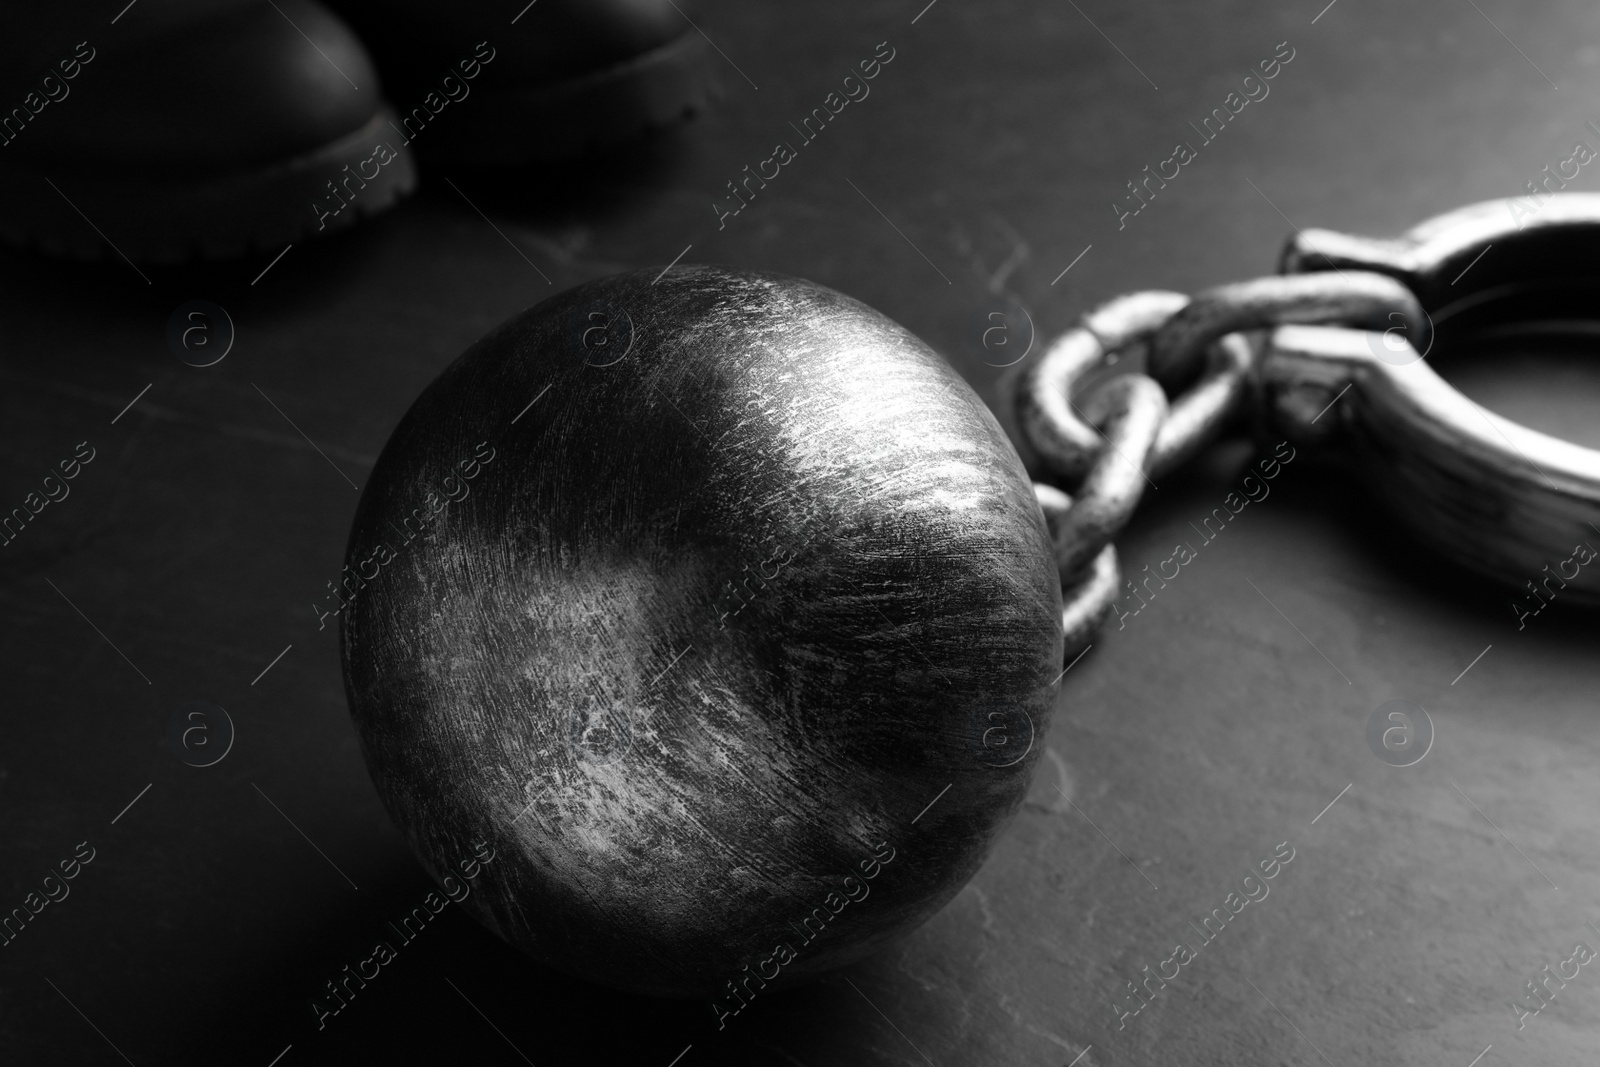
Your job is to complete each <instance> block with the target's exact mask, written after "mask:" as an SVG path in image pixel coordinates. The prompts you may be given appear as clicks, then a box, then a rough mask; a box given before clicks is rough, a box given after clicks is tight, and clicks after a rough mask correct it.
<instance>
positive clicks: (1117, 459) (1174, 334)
mask: <svg viewBox="0 0 1600 1067" xmlns="http://www.w3.org/2000/svg"><path fill="white" fill-rule="evenodd" d="M1395 317H1399V319H1400V320H1401V321H1402V323H1403V324H1404V325H1405V327H1406V328H1407V331H1408V336H1410V337H1415V338H1418V339H1419V343H1421V342H1422V341H1423V340H1424V339H1426V338H1427V337H1428V335H1429V332H1430V331H1431V327H1432V324H1431V323H1430V322H1428V319H1427V315H1426V314H1425V313H1424V312H1423V310H1422V308H1421V307H1420V306H1419V305H1418V302H1417V299H1416V297H1415V295H1413V294H1412V292H1411V291H1410V290H1409V289H1407V288H1406V287H1405V285H1404V284H1402V283H1401V282H1399V281H1397V280H1396V279H1394V278H1392V277H1389V276H1387V275H1383V274H1377V273H1373V272H1369V271H1356V270H1351V271H1337V272H1335V271H1327V272H1316V273H1311V274H1299V275H1279V276H1271V277H1264V278H1257V279H1254V280H1251V281H1245V282H1235V283H1232V284H1229V285H1220V286H1217V287H1215V288H1212V289H1207V290H1205V291H1203V292H1201V293H1198V294H1196V295H1195V296H1194V297H1193V298H1190V297H1187V296H1185V295H1183V294H1182V293H1174V292H1166V291H1161V290H1147V291H1144V292H1136V293H1129V294H1126V295H1123V296H1119V297H1116V298H1114V299H1112V300H1110V301H1107V302H1106V303H1104V304H1102V305H1100V306H1099V307H1097V308H1095V309H1094V310H1092V311H1090V312H1088V313H1086V314H1085V315H1084V316H1083V318H1082V320H1081V321H1080V323H1079V325H1078V326H1076V327H1074V328H1073V329H1071V330H1068V331H1067V332H1066V333H1065V334H1063V335H1062V336H1061V337H1060V338H1058V339H1057V340H1056V341H1055V342H1054V343H1052V344H1051V345H1050V346H1049V348H1047V349H1046V350H1045V352H1044V354H1043V355H1042V356H1041V357H1040V359H1039V360H1038V361H1037V362H1035V363H1034V364H1033V365H1032V366H1030V367H1028V368H1026V369H1025V370H1021V371H1020V372H1019V373H1016V374H1015V375H1014V376H1013V377H1012V378H1010V379H1009V381H1008V382H1003V383H1002V387H1003V389H1006V388H1008V389H1009V393H1010V400H1011V410H1010V411H1009V412H1007V413H1006V414H1007V415H1008V416H1009V419H1008V421H1009V422H1010V423H1011V424H1012V426H1013V427H1014V428H1015V430H1016V433H1014V435H1013V437H1014V439H1015V441H1016V444H1017V449H1018V452H1019V453H1020V454H1021V455H1022V458H1023V461H1024V464H1025V465H1026V466H1027V467H1028V470H1029V472H1030V473H1031V474H1032V475H1033V476H1034V477H1035V479H1036V480H1035V482H1034V487H1033V488H1034V494H1035V495H1036V496H1037V497H1038V500H1039V506H1040V507H1041V508H1042V509H1043V511H1044V515H1045V521H1046V524H1047V525H1048V527H1049V530H1050V537H1051V541H1052V543H1053V545H1054V547H1055V554H1056V566H1057V568H1058V570H1059V571H1060V574H1061V584H1062V594H1063V607H1062V627H1063V629H1064V630H1065V632H1066V656H1067V657H1068V658H1069V659H1070V658H1072V657H1075V656H1076V655H1078V653H1080V652H1081V651H1083V650H1084V649H1085V648H1087V647H1088V645H1089V642H1090V641H1091V640H1092V639H1093V636H1094V633H1095V631H1096V630H1097V629H1098V628H1099V626H1100V624H1101V623H1102V622H1103V621H1104V619H1105V618H1106V616H1107V615H1108V614H1109V613H1110V611H1111V608H1112V605H1113V604H1115V603H1116V600H1117V597H1118V595H1119V593H1120V591H1121V585H1122V576H1121V571H1120V568H1119V567H1118V565H1117V555H1116V549H1115V547H1114V546H1113V545H1112V543H1111V542H1112V540H1113V539H1114V538H1115V537H1116V536H1117V535H1118V534H1119V533H1121V532H1122V529H1123V527H1124V526H1126V525H1127V523H1128V521H1129V520H1130V519H1131V518H1132V517H1133V513H1134V510H1135V509H1136V508H1137V507H1138V506H1139V500H1140V498H1141V497H1142V496H1143V494H1144V487H1145V485H1146V484H1153V483H1152V482H1151V479H1152V478H1158V477H1161V476H1162V475H1164V474H1166V473H1168V472H1169V471H1172V470H1174V469H1176V468H1177V467H1180V466H1182V465H1183V464H1184V463H1186V462H1188V461H1189V460H1190V459H1192V458H1194V456H1195V455H1197V454H1198V453H1199V452H1200V451H1201V450H1202V449H1203V448H1205V447H1206V446H1207V445H1208V444H1210V443H1211V442H1212V441H1213V440H1215V439H1216V438H1217V436H1218V435H1219V434H1221V433H1222V432H1223V430H1224V429H1226V428H1227V426H1228V425H1229V424H1230V423H1231V422H1232V421H1233V420H1234V418H1235V417H1236V416H1237V415H1239V414H1240V413H1241V411H1242V409H1243V407H1244V404H1245V398H1246V396H1247V394H1248V393H1249V392H1250V390H1251V378H1252V375H1253V371H1254V359H1253V353H1252V350H1251V346H1250V344H1249V342H1248V341H1247V340H1246V338H1245V337H1244V335H1243V333H1242V331H1246V330H1259V329H1265V328H1268V327H1273V326H1279V325H1285V324H1291V323H1293V324H1321V325H1340V326H1349V327H1353V328H1356V329H1373V328H1376V329H1379V330H1381V329H1384V328H1385V327H1389V326H1392V325H1393V324H1394V319H1395ZM1138 351H1142V352H1143V354H1144V357H1145V373H1124V374H1119V375H1116V376H1115V377H1112V378H1110V379H1108V380H1106V381H1104V382H1102V383H1100V384H1099V385H1097V386H1095V387H1094V388H1092V389H1089V390H1088V391H1087V392H1086V393H1085V394H1084V395H1083V396H1081V397H1078V396H1076V395H1075V393H1076V387H1077V384H1078V382H1079V381H1080V380H1081V379H1082V378H1083V377H1084V376H1085V375H1086V374H1088V373H1089V372H1090V371H1093V370H1095V369H1097V368H1099V367H1102V366H1106V365H1108V364H1110V363H1112V362H1115V361H1116V360H1118V359H1120V358H1121V357H1122V356H1123V355H1127V354H1133V353H1135V352H1138ZM1174 392H1176V394H1177V395H1176V396H1173V395H1172V394H1173V393H1174ZM1041 478H1043V479H1048V481H1042V480H1040V479H1041ZM1050 483H1058V484H1050ZM1067 490H1070V495H1069V492H1068V491H1067Z"/></svg>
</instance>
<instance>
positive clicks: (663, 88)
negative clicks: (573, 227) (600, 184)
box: [329, 0, 713, 165]
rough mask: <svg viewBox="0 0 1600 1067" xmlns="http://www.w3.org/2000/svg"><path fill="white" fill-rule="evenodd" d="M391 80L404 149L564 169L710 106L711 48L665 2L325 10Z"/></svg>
mask: <svg viewBox="0 0 1600 1067" xmlns="http://www.w3.org/2000/svg"><path fill="white" fill-rule="evenodd" d="M329 3H330V6H332V7H333V8H334V9H335V10H337V11H338V12H339V13H340V14H341V15H342V16H344V18H345V19H346V20H347V21H348V22H349V23H350V24H351V25H352V26H354V27H355V28H356V31H357V32H358V33H360V34H361V37H362V40H364V41H366V43H367V44H368V46H369V47H371V49H372V51H373V53H374V54H375V55H376V56H377V60H378V65H379V67H380V69H381V70H382V71H383V76H384V78H385V80H386V81H388V82H389V84H390V86H391V89H392V92H393V96H394V99H395V100H396V101H397V102H398V104H399V106H400V110H401V125H402V127H403V132H404V134H405V138H406V139H407V141H413V140H414V141H416V142H417V148H418V150H419V151H420V152H421V153H422V154H423V156H424V157H433V158H440V159H446V160H449V161H450V162H454V163H464V164H471V165H501V164H517V163H526V162H529V161H533V160H547V159H561V158H567V157H571V156H575V155H579V154H581V153H583V152H584V151H586V150H589V149H592V148H603V147H610V146H613V145H616V144H618V143H620V142H622V141H625V140H627V139H629V138H632V137H634V136H637V135H638V134H640V133H641V132H643V131H645V130H647V129H650V128H653V127H660V126H665V125H668V124H670V123H673V122H675V121H677V120H678V119H681V118H683V117H684V116H686V115H688V114H691V113H693V112H695V111H697V110H699V109H701V108H702V107H704V105H705V103H706V101H707V99H708V97H709V95H710V93H711V91H712V88H713V83H712V80H711V66H710V64H709V63H708V62H707V55H708V53H709V51H710V49H709V47H708V45H707V43H706V38H705V37H703V36H702V35H701V34H700V32H699V31H698V30H697V29H695V27H694V26H693V24H691V23H690V22H689V20H688V18H687V17H686V16H685V15H683V14H682V13H681V12H680V11H679V10H677V9H676V8H675V7H674V6H673V4H672V3H670V2H668V0H536V2H534V3H527V0H499V2H496V3H487V2H484V0H455V2H452V3H439V2H438V0H329Z"/></svg>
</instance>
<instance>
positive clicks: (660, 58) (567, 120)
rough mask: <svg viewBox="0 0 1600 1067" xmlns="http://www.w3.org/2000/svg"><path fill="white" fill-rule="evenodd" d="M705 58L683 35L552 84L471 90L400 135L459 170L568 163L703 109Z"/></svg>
mask: <svg viewBox="0 0 1600 1067" xmlns="http://www.w3.org/2000/svg"><path fill="white" fill-rule="evenodd" d="M709 59H710V48H709V46H708V45H707V44H706V41H705V39H704V38H703V37H701V36H700V35H699V34H695V33H685V34H683V35H682V36H680V37H678V38H676V39H675V40H672V41H669V42H668V43H667V44H665V45H662V46H661V47H660V48H656V49H654V50H652V51H649V52H645V53H642V54H641V55H638V56H636V57H634V58H633V59H630V60H628V61H627V62H625V63H619V64H617V65H615V66H611V67H606V68H604V69H602V70H597V71H595V72H593V73H592V74H586V75H584V76H583V77H580V78H573V79H571V80H569V81H564V82H559V83H557V84H555V85H540V86H529V87H527V88H516V87H497V88H494V89H479V90H476V91H475V92H473V93H472V94H471V95H469V96H467V97H466V98H464V99H462V100H461V101H459V102H456V103H452V104H449V105H447V107H448V108H449V109H450V110H451V111H455V114H450V113H449V112H448V111H441V112H440V114H439V115H438V116H437V119H435V120H433V121H434V122H436V123H437V126H434V125H432V124H430V125H429V126H425V127H423V128H421V129H419V130H417V131H416V132H415V133H414V134H413V133H411V132H410V130H409V128H408V132H407V135H408V136H412V137H413V138H414V139H420V140H421V141H422V148H421V151H422V153H423V154H424V156H425V157H426V158H430V159H438V160H441V161H443V162H447V163H452V164H457V165H461V166H471V167H477V166H516V165H518V164H523V163H530V162H539V161H548V160H559V159H571V158H574V157H576V156H581V155H584V154H586V153H588V152H591V151H594V150H597V149H604V148H610V147H613V146H615V145H618V144H621V143H623V142H626V141H629V140H632V139H634V138H636V137H638V136H640V135H641V134H644V133H646V132H648V131H649V130H652V129H659V128H662V127H665V126H670V125H673V124H675V123H677V122H678V121H680V120H681V119H684V118H687V117H689V116H690V115H693V114H695V113H696V112H698V111H701V110H704V109H705V107H706V106H707V104H708V103H709V102H710V100H711V98H712V97H713V96H714V95H715V94H716V92H717V90H718V85H717V82H716V79H715V78H714V77H713V76H712V74H711V69H712V68H711V64H710V62H709ZM457 108H459V110H458V111H457V110H456V109H457ZM413 114H415V112H413ZM440 120H442V121H440ZM408 143H409V142H408Z"/></svg>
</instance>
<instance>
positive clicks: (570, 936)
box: [341, 267, 1062, 1012]
mask: <svg viewBox="0 0 1600 1067" xmlns="http://www.w3.org/2000/svg"><path fill="white" fill-rule="evenodd" d="M348 561H349V564H350V568H349V571H348V572H347V573H348V574H350V575H352V576H354V577H355V581H347V583H346V587H347V594H346V603H345V606H344V608H343V609H342V612H341V631H342V634H341V637H342V649H343V658H344V671H345V684H346V690H347V694H348V697H349V704H350V709H351V713H352V715H353V717H354V720H355V723H356V726H357V728H358V731H359V734H360V738H361V745H362V752H363V755H364V757H365V759H366V762H367V766H368V768H369V770H370V772H371V775H372V779H373V781H374V783H375V784H376V786H377V789H378V792H379V794H380V795H381V797H382V800H383V803H384V804H385V806H386V808H387V810H388V812H389V814H390V815H391V816H392V818H393V819H394V821H395V822H396V823H397V824H398V826H399V827H400V828H401V830H402V832H403V833H404V834H405V835H406V837H407V839H408V840H409V842H410V843H411V845H412V847H413V848H414V849H415V851H416V852H417V854H418V856H419V857H420V858H421V859H422V861H423V863H424V864H425V865H426V866H427V867H428V868H429V869H430V870H431V871H432V872H433V874H434V875H435V876H436V877H438V878H440V879H443V878H445V877H446V876H449V877H451V878H452V879H453V880H454V885H455V886H456V887H457V889H458V890H459V891H460V892H461V893H463V894H464V896H463V897H462V898H461V899H462V904H463V906H464V907H465V908H467V909H468V910H469V911H470V912H471V913H472V914H473V915H474V916H476V918H477V919H478V920H480V921H481V922H482V923H483V924H484V925H485V926H487V927H488V928H489V929H491V930H493V931H494V932H495V933H497V934H498V935H499V936H500V937H502V938H504V939H505V940H506V941H508V942H510V943H511V944H513V945H516V946H518V947H520V948H521V949H523V950H525V951H526V952H527V953H528V954H529V955H531V956H533V957H534V958H535V959H537V960H540V961H542V962H543V963H545V964H548V965H550V966H552V967H555V968H558V969H560V970H562V971H565V972H568V973H570V974H574V975H578V976H581V977H583V978H586V979H589V980H592V981H594V982H598V983H602V984H605V985H609V986H613V987H617V988H622V989H628V990H633V991H638V992H643V993H649V994H659V995H673V996H702V997H710V998H716V999H717V1001H718V1003H719V1004H720V1005H722V1007H719V1008H718V1009H717V1010H718V1011H719V1012H722V1011H731V1010H734V1009H733V1007H732V1006H733V1005H735V1004H736V1003H742V1002H743V1001H742V1000H739V1001H736V1000H735V996H736V995H737V996H739V997H746V998H747V997H748V996H753V995H755V994H756V993H757V992H762V991H766V990H769V989H774V988H778V987H781V986H783V985H786V984H790V983H793V982H796V981H799V980H801V979H804V978H806V977H807V976H811V975H815V974H817V973H819V972H822V971H825V970H827V969H829V968H834V967H838V966H841V965H843V964H846V963H849V962H852V961H854V960H857V959H859V958H861V957H863V956H864V955H866V954H867V953H869V952H871V951H872V950H873V949H874V948H875V947H877V946H880V945H881V944H883V943H884V942H885V941H886V940H888V939H890V938H893V937H895V936H897V935H900V934H903V933H905V932H908V931H910V930H911V929H913V928H915V927H916V926H917V925H918V924H920V923H922V922H923V921H924V920H926V919H928V918H929V917H930V916H931V915H933V914H934V913H935V912H936V911H937V910H938V909H939V908H940V907H941V906H942V905H943V904H944V903H946V902H947V901H948V900H949V899H950V898H951V897H952V896H954V895H955V893H956V892H957V891H958V890H959V889H960V888H961V887H962V885H964V884H965V883H966V881H967V880H968V879H969V878H970V877H971V876H972V875H973V874H974V873H975V871H976V870H977V869H978V867H979V865H980V864H981V862H982V860H983V858H984V856H985V854H986V853H987V851H988V850H989V848H990V847H991V846H992V845H993V843H994V842H995V840H996V837H997V836H998V835H999V833H1000V831H1001V830H1002V828H1003V827H1004V826H1005V824H1006V823H1007V821H1008V819H1009V818H1010V816H1011V815H1012V814H1014V812H1015V811H1016V809H1017V808H1018V806H1019V805H1020V803H1021V801H1022V798H1023V796H1024V793H1025V792H1026V790H1027V786H1028V782H1029V779H1030V777H1031V774H1032V770H1033V767H1034V765H1035V762H1036V760H1037V758H1038V755H1039V749H1040V748H1041V746H1042V740H1041V739H1042V737H1043V735H1044V733H1045V731H1046V729H1047V728H1048V726H1049V720H1050V713H1051V709H1052V704H1053V697H1054V693H1055V682H1056V679H1057V676H1058V674H1059V672H1060V669H1061V656H1062V635H1061V623H1060V617H1061V593H1060V586H1059V581H1058V578H1057V573H1056V568H1055V565H1054V563H1053V559H1052V553H1051V548H1050V542H1049V536H1048V534H1047V532H1046V528H1045V522H1044V518H1043V516H1042V514H1041V512H1040V509H1039V505H1038V503H1037V502H1036V500H1035V498H1034V495H1033V491H1032V488H1031V486H1030V483H1029V479H1028V477H1027V475H1026V474H1025V473H1024V471H1023V468H1022V464H1021V462H1020V461H1019V459H1018V458H1017V454H1016V451H1015V450H1014V449H1013V447H1012V445H1011V443H1010V442H1009V441H1008V440H1007V439H1006V436H1005V434H1004V433H1003V432H1002V431H1001V429H1000V427H999V425H998V424H997V422H996V421H995V419H994V418H993V416H992V415H991V414H990V412H989V411H988V409H987V408H986V407H985V406H984V404H983V403H982V401H981V400H980V399H979V398H978V397H977V395H976V394H975V393H974V392H973V391H972V389H971V388H970V387H969V386H968V385H967V384H966V382H965V381H963V380H962V378H961V377H960V375H958V374H957V373H956V372H955V371H954V370H952V369H951V368H950V367H949V366H948V365H947V364H946V363H945V362H944V361H943V360H942V359H941V358H940V357H939V356H938V355H936V354H935V353H934V352H933V351H931V350H930V349H929V348H928V347H927V346H926V345H924V344H923V343H922V342H921V341H919V340H918V339H917V338H916V337H914V336H912V335H911V334H910V333H909V332H907V331H906V330H905V329H903V328H902V327H900V326H898V325H897V324H895V323H894V322H892V321H890V320H889V319H887V318H885V317H884V316H883V315H881V314H879V313H877V312H875V311H873V310H872V309H871V308H869V307H867V306H865V305H864V304H862V303H860V302H858V301H856V300H853V299H851V298H849V297H846V296H843V295H841V294H839V293H837V292H834V291H832V290H830V289H827V288H824V287H823V286H820V285H816V284H813V283H810V282H806V281H802V280H799V279H794V278H787V277H782V276H779V275H774V274H757V273H750V272H743V271H730V270H724V269H718V268H712V267H680V268H675V269H673V270H671V271H670V272H668V273H666V274H665V275H663V276H660V277H659V278H656V277H655V276H654V275H653V274H652V273H650V272H638V273H628V274H620V275H616V276H614V277H610V278H605V279H602V280H599V281H595V282H591V283H588V284H585V285H581V286H578V287H577V288H575V289H572V290H569V291H567V292H564V293H561V294H559V295H557V296H555V297H552V298H550V299H549V300H546V301H544V302H543V303H541V304H539V305H538V306H536V307H534V308H532V309H530V310H528V311H526V312H524V313H522V314H521V315H518V316H516V317H515V318H513V319H512V320H510V321H509V322H507V323H505V324H504V325H502V326H500V327H499V328H497V329H496V330H494V331H493V332H492V333H490V334H489V335H488V336H487V337H485V338H483V339H482V340H481V341H479V342H478V343H477V344H475V345H473V346H472V347H471V348H470V349H469V350H468V351H467V352H466V353H465V354H464V355H462V356H461V357H460V358H459V359H457V360H456V361H455V362H454V363H453V364H451V365H450V366H449V367H448V368H447V369H446V370H445V371H444V372H443V373H442V374H441V375H440V376H439V378H438V379H437V380H436V381H434V382H433V383H432V384H431V385H430V386H429V387H428V388H427V389H426V390H425V391H424V392H423V394H422V395H421V396H420V397H419V398H418V400H417V401H416V403H415V404H414V405H413V406H412V408H411V410H410V411H409V412H408V413H407V415H406V416H405V418H404V419H403V420H402V421H401V423H400V425H399V426H398V427H397V428H396V430H395V432H394V434H393V436H392V437H391V439H390V440H389V442H388V444H387V445H386V447H385V448H384V450H383V454H382V456H381V457H380V459H379V461H378V464H377V466H376V468H375V470H374V471H373V474H372V477H371V479H370V480H369V481H368V484H367V486H366V488H365V490H364V491H363V493H362V499H361V504H360V507H359V510H358V513H357V516H356V520H355V524H354V528H353V530H352V532H351V539H350V546H349V552H348ZM480 843H483V844H484V845H486V846H487V849H486V850H483V851H480V852H479V853H478V854H479V855H483V854H489V855H492V856H493V859H492V861H490V862H487V863H483V862H473V861H471V857H472V856H473V855H474V849H475V848H477V847H479V845H480ZM464 860H467V861H469V862H470V868H471V869H472V870H473V875H472V876H471V877H470V878H469V877H468V876H467V874H466V872H467V870H468V869H469V862H463V861H464ZM449 884H450V883H447V887H448V885H449ZM752 975H755V976H757V977H755V978H754V980H752V979H751V977H750V976H752Z"/></svg>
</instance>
